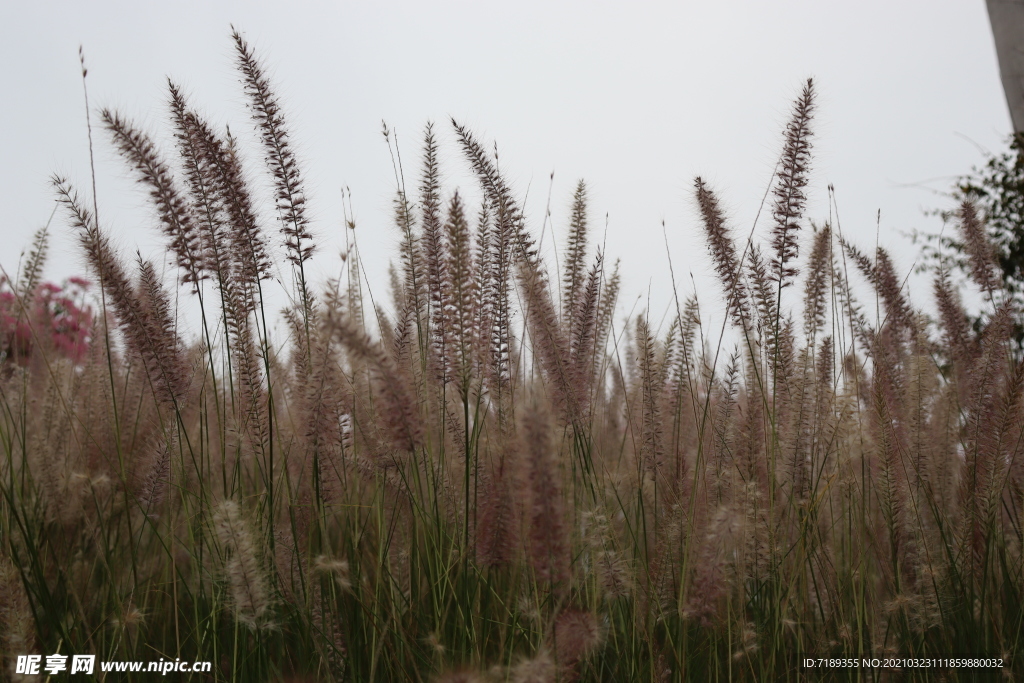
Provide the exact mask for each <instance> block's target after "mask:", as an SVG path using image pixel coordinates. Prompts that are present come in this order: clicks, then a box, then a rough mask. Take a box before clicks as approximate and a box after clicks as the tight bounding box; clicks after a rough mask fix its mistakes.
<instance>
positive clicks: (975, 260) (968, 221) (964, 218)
mask: <svg viewBox="0 0 1024 683" xmlns="http://www.w3.org/2000/svg"><path fill="white" fill-rule="evenodd" d="M959 217H960V234H961V235H963V244H964V251H966V252H967V257H968V261H969V263H970V266H971V268H970V273H971V277H972V278H974V281H975V282H976V283H977V284H978V286H979V287H981V288H982V289H983V290H985V291H986V292H988V293H990V294H991V292H993V291H995V290H996V289H998V288H999V286H1000V278H999V274H998V273H999V266H998V265H997V264H996V253H995V249H994V248H993V247H992V243H991V242H990V241H989V238H988V235H986V234H985V227H984V224H983V223H982V221H981V219H980V218H979V217H978V211H977V209H976V208H975V207H974V204H973V203H972V202H970V201H965V202H963V203H962V204H961V205H960V212H959Z"/></svg>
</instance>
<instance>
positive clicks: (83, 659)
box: [14, 655, 96, 676]
mask: <svg viewBox="0 0 1024 683" xmlns="http://www.w3.org/2000/svg"><path fill="white" fill-rule="evenodd" d="M70 659H71V669H70V671H69V670H68V656H67V655H47V656H46V663H45V664H43V656H42V655H18V661H17V663H16V664H15V669H14V673H19V674H26V675H29V676H32V675H35V674H38V673H40V668H41V669H42V672H43V673H48V674H50V675H51V676H52V675H54V674H59V673H64V672H65V671H68V672H69V673H72V674H91V673H92V672H93V670H94V669H95V667H96V655H71V658H70Z"/></svg>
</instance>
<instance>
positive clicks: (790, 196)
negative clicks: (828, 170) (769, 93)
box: [772, 78, 814, 289]
mask: <svg viewBox="0 0 1024 683" xmlns="http://www.w3.org/2000/svg"><path fill="white" fill-rule="evenodd" d="M813 115H814V81H813V80H812V79H810V78H808V79H807V83H805V84H804V89H803V92H802V93H800V97H799V98H798V99H797V101H796V104H795V105H794V107H793V116H792V118H791V119H790V121H789V123H788V124H787V125H786V144H785V147H784V148H783V151H782V159H781V161H780V164H779V165H780V169H779V173H778V182H777V183H776V185H775V189H774V190H773V191H772V193H773V194H774V195H775V205H774V206H773V208H772V217H773V218H774V219H775V227H774V228H772V251H773V252H774V255H773V256H772V274H773V275H774V279H775V281H776V282H777V283H778V287H779V289H781V288H783V287H785V286H786V285H787V284H789V282H790V281H791V280H792V278H794V277H795V276H796V274H797V269H796V267H794V266H793V265H792V262H793V261H795V260H796V257H797V254H798V250H799V246H800V245H799V242H798V238H797V236H798V234H799V232H800V223H799V221H800V219H801V218H802V217H803V211H804V206H805V205H806V203H807V195H806V194H804V190H805V188H806V187H807V174H808V171H809V170H810V168H809V167H810V161H811V142H810V138H811V128H810V124H811V117H812V116H813Z"/></svg>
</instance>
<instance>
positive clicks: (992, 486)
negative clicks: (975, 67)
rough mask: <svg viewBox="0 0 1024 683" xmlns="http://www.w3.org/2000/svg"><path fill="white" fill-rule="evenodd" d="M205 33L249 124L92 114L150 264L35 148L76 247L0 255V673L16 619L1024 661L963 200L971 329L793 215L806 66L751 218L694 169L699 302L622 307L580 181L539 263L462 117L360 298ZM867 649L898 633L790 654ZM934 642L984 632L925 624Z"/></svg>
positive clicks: (246, 77) (248, 66)
mask: <svg viewBox="0 0 1024 683" xmlns="http://www.w3.org/2000/svg"><path fill="white" fill-rule="evenodd" d="M234 39H235V47H236V53H235V54H236V57H237V65H238V68H239V70H240V73H241V77H242V82H243V84H244V91H245V95H246V98H247V102H248V104H249V108H250V113H251V115H252V119H253V121H254V123H255V126H256V131H257V133H258V137H259V140H260V141H261V143H262V147H261V152H262V154H263V159H255V158H243V156H245V155H243V151H242V149H241V145H239V144H238V143H236V141H235V140H234V139H233V138H232V137H231V136H230V134H228V133H227V132H226V131H222V130H219V129H217V128H215V127H213V126H211V125H210V124H209V123H208V122H207V121H206V120H204V119H203V118H202V117H201V116H200V115H198V114H197V113H196V110H195V109H194V108H193V105H192V104H191V103H190V102H188V101H186V99H185V98H184V97H183V95H182V94H181V91H180V90H179V89H178V88H177V87H175V86H174V85H173V84H171V85H170V87H169V93H168V106H169V112H170V115H171V120H172V122H173V128H174V131H173V132H174V140H175V146H174V148H173V149H162V150H161V149H158V147H157V145H156V144H155V142H154V141H153V138H151V137H150V136H149V134H148V133H147V132H144V131H143V130H141V129H140V128H138V127H137V126H136V125H135V124H134V123H133V122H132V121H130V120H128V119H126V118H125V117H124V116H123V115H121V114H119V113H118V112H116V111H107V110H104V111H100V112H94V113H93V114H92V115H91V116H92V117H94V118H93V119H92V120H91V125H92V128H91V130H93V132H94V133H95V135H96V140H95V144H96V145H112V147H113V148H114V149H116V150H117V152H118V153H119V154H120V155H121V156H122V157H123V158H124V161H125V162H126V166H125V168H126V172H128V173H130V174H132V175H133V177H135V178H136V179H137V180H138V182H139V183H141V185H142V186H143V187H144V188H145V189H146V191H147V192H148V194H149V196H150V198H151V200H152V204H153V209H154V215H156V216H157V217H158V219H159V228H160V230H162V231H163V234H164V235H165V236H166V246H167V250H168V251H167V254H168V255H169V257H170V258H171V259H173V261H174V262H175V263H176V265H177V270H176V273H175V282H174V283H171V282H170V281H169V280H170V279H169V278H167V280H168V281H165V279H164V278H162V277H160V276H159V275H158V273H160V272H161V270H162V269H161V266H160V259H162V258H163V257H159V259H158V261H157V263H154V262H152V261H149V260H147V259H146V258H145V257H143V256H141V255H139V256H137V257H132V258H128V257H126V256H125V255H124V254H121V253H119V252H118V250H117V249H115V248H114V246H112V243H111V240H110V236H109V233H108V232H107V230H106V228H105V227H104V225H103V223H102V221H101V220H99V219H98V218H97V213H98V212H97V205H98V204H99V206H102V202H97V198H96V196H95V193H94V190H93V189H92V188H93V187H94V183H92V182H90V181H89V180H88V179H85V180H81V181H72V180H70V179H67V178H63V177H54V179H53V187H54V191H55V194H56V197H57V199H58V200H59V202H60V204H61V209H60V211H59V213H58V216H59V218H60V221H61V222H62V223H63V225H65V226H69V229H70V230H73V231H74V233H75V235H77V238H78V242H79V244H80V247H81V250H82V253H83V254H84V256H85V259H86V261H87V263H88V264H89V268H90V272H89V273H88V281H85V280H77V279H76V280H71V281H68V282H67V283H65V284H64V285H60V286H58V285H51V284H48V283H43V282H42V281H41V272H42V268H43V265H44V262H45V259H46V250H47V238H48V233H47V231H46V230H43V231H41V232H40V233H39V235H38V236H37V239H36V241H35V243H34V244H33V245H32V247H31V249H30V251H29V252H28V255H27V256H26V258H25V259H24V260H23V263H22V265H21V267H20V272H18V273H10V274H8V275H9V277H7V276H5V278H4V280H3V285H2V291H0V443H2V451H0V453H2V457H0V493H2V496H0V647H2V649H0V652H2V654H3V656H4V675H7V676H10V677H11V679H12V680H40V681H42V680H44V679H46V677H47V675H46V674H45V673H43V674H42V675H40V676H31V675H25V674H23V673H19V672H18V670H17V657H18V656H19V655H28V654H41V655H44V662H45V655H50V654H66V655H73V654H94V655H96V657H97V659H98V660H104V661H115V660H124V661H136V660H137V661H146V662H148V661H157V660H160V659H164V660H176V659H179V658H180V659H181V660H183V661H189V662H191V661H209V662H211V663H212V668H211V671H210V672H208V673H196V674H184V673H175V674H173V675H172V678H175V677H176V680H196V681H200V680H202V681H205V680H217V681H231V682H249V681H261V682H262V681H276V680H286V681H313V680H317V681H319V680H323V681H439V682H444V683H456V682H460V683H471V682H478V681H479V682H483V681H509V682H514V683H553V682H555V681H563V682H574V681H580V682H583V681H647V682H650V683H655V682H661V681H682V680H686V681H775V680H779V681H797V680H907V681H912V680H913V681H931V680H948V681H968V680H1004V679H1013V678H1014V677H1018V676H1021V675H1022V674H1024V661H1022V660H1021V655H1020V650H1021V647H1022V645H1024V633H1022V627H1024V614H1022V604H1024V599H1022V590H1024V574H1022V571H1024V557H1022V538H1024V536H1022V534H1024V532H1022V528H1021V524H1022V521H1024V520H1022V518H1021V513H1022V512H1024V460H1022V456H1021V453H1020V451H1021V441H1022V437H1024V414H1022V410H1024V406H1022V395H1024V362H1022V359H1021V355H1020V353H1019V352H1018V351H1017V349H1016V347H1015V346H1014V345H1013V343H1012V339H1011V336H1012V328H1013V324H1014V322H1015V321H1018V320H1019V319H1020V316H1021V313H1022V312H1021V311H1020V310H1018V309H1017V308H1016V307H1015V306H1014V304H1013V301H1012V299H1011V298H1010V297H1008V296H1005V295H1004V293H1003V291H1002V289H1001V285H1000V279H999V277H998V272H997V268H996V264H995V261H994V252H993V249H992V247H991V246H990V245H989V243H988V241H987V239H986V236H985V229H984V224H983V222H982V220H983V217H981V216H979V215H977V213H976V211H975V210H974V208H973V207H972V206H971V205H970V204H964V205H963V206H961V207H960V208H959V212H958V226H959V229H960V231H961V238H962V241H963V243H964V245H965V251H966V253H967V255H968V256H969V260H970V273H971V276H972V281H973V284H972V286H973V287H976V288H977V289H978V290H979V291H980V292H981V294H982V296H983V300H984V302H985V303H984V306H985V311H986V312H987V313H986V316H985V318H984V319H985V320H986V323H985V324H984V325H981V326H980V327H972V326H971V325H969V324H968V318H967V316H966V314H965V311H964V308H963V305H962V303H961V293H960V291H959V289H958V287H957V286H954V284H953V283H952V282H953V281H952V280H951V279H950V277H949V276H948V274H947V273H943V272H939V273H937V274H936V278H935V285H934V305H933V306H932V307H931V308H929V309H928V310H923V311H922V310H917V309H915V308H914V307H913V306H912V305H911V303H910V302H909V300H908V298H907V296H906V294H905V291H904V289H903V283H904V277H903V274H901V273H898V272H896V271H895V269H894V267H893V264H892V261H891V259H890V257H889V255H888V254H886V252H885V251H884V250H882V249H875V250H872V251H870V252H864V251H862V250H861V249H860V248H859V247H858V246H856V245H853V244H850V243H848V242H846V241H845V240H844V239H843V235H842V232H841V229H840V226H839V225H832V224H830V223H828V222H819V223H818V224H817V225H815V224H813V223H812V222H811V221H810V220H809V219H808V217H805V216H804V215H803V214H804V205H805V191H806V189H807V187H808V183H809V182H810V181H811V170H812V169H811V162H812V148H811V142H812V139H813V137H812V124H813V118H814V113H815V101H814V87H813V83H812V82H811V81H808V82H807V84H806V85H805V87H804V89H803V92H802V93H801V95H800V96H799V98H798V99H797V101H796V102H795V103H794V105H793V109H792V115H791V119H790V121H789V123H788V125H787V126H786V128H785V130H784V131H783V144H782V153H781V156H780V159H779V164H778V166H777V172H776V173H775V176H774V177H773V178H772V179H771V183H772V191H771V193H770V194H769V195H768V198H767V202H768V205H767V206H766V207H765V213H764V215H765V216H766V217H767V220H769V221H770V222H771V224H772V226H773V227H772V229H771V233H770V239H769V240H768V241H767V242H766V243H765V244H763V245H762V244H758V243H755V242H754V241H752V240H750V239H748V238H747V236H746V235H743V234H734V233H732V232H731V230H730V227H729V226H728V225H727V222H726V220H725V219H724V218H723V213H722V211H721V209H720V208H719V204H718V201H717V199H716V196H715V192H714V190H713V189H712V188H711V187H709V185H708V184H707V183H705V182H704V181H703V180H701V179H700V178H697V179H695V181H694V183H693V193H694V199H695V203H696V205H697V206H698V207H699V210H700V215H701V218H702V223H703V228H704V230H705V236H706V242H707V245H708V258H709V259H710V260H711V262H712V263H713V265H714V268H715V270H716V272H717V274H718V279H719V282H720V285H721V290H720V291H719V292H716V293H715V295H714V296H706V297H703V300H706V301H721V302H724V305H725V306H726V307H727V310H726V311H725V312H724V316H723V315H722V312H721V311H716V313H718V315H717V316H705V315H703V314H702V312H701V310H700V307H699V306H698V304H697V299H696V298H694V297H687V296H686V295H685V293H683V292H681V291H677V292H676V296H675V302H676V304H675V308H674V312H673V314H672V315H671V316H670V320H669V321H667V322H665V323H664V324H661V323H659V322H653V321H652V320H650V319H649V318H648V316H647V314H646V313H645V312H640V313H639V314H638V313H637V312H636V311H634V312H633V313H632V314H631V315H629V316H627V315H625V314H626V312H625V311H623V310H622V308H621V307H620V308H617V307H616V303H617V300H618V295H619V277H618V270H617V265H616V266H612V265H610V262H611V258H610V256H609V255H606V254H604V253H602V251H601V250H600V249H599V248H597V247H595V245H594V242H595V241H596V240H595V239H594V236H593V232H592V231H591V228H590V224H589V222H588V209H587V206H588V204H587V202H588V197H587V189H586V186H585V184H584V183H583V182H580V183H579V185H578V187H577V190H576V192H575V196H574V197H573V211H572V218H571V222H570V224H569V225H568V226H564V227H563V229H562V233H560V234H559V238H558V239H559V242H560V244H561V245H562V246H561V247H560V248H559V254H560V259H559V262H558V263H545V262H543V260H542V259H541V258H540V257H539V256H538V243H537V238H536V236H535V235H534V234H532V233H531V231H530V230H529V229H528V228H527V224H526V218H525V216H524V215H523V213H522V211H521V208H520V205H519V203H518V202H517V198H516V196H515V194H514V193H513V191H512V190H511V189H510V187H509V185H508V184H507V182H506V180H505V179H504V178H503V176H502V175H501V173H500V172H499V170H498V167H497V163H496V160H495V158H494V156H493V155H492V154H490V153H489V151H488V150H489V146H488V145H487V144H485V143H483V142H482V141H480V140H479V139H477V137H475V136H474V134H473V133H472V132H471V131H470V130H468V129H466V128H464V127H462V126H460V125H459V124H458V123H457V122H455V121H453V122H451V125H452V126H454V130H455V132H456V134H457V139H458V141H459V144H460V147H461V150H460V151H461V156H462V158H463V159H464V161H465V163H466V165H467V168H469V169H471V170H472V172H473V173H474V175H475V177H476V178H477V180H478V181H479V190H480V196H482V197H483V201H482V203H481V204H477V203H476V202H474V205H472V206H470V205H468V203H467V200H465V199H464V198H463V196H462V195H460V194H459V192H458V190H456V189H455V188H447V187H442V186H441V182H440V180H439V179H440V177H441V176H442V174H441V170H440V169H439V165H438V158H439V151H438V145H437V143H436V141H435V137H434V128H433V127H432V126H429V125H428V126H427V127H426V130H425V134H424V139H423V146H422V156H421V163H420V168H419V170H418V171H417V172H416V179H415V180H414V181H410V184H411V185H415V188H414V189H411V190H409V191H408V192H407V191H406V190H405V186H404V179H403V180H402V181H401V182H402V184H401V189H400V191H399V192H398V194H397V197H396V198H395V202H394V210H395V222H396V225H397V227H398V229H399V230H400V233H401V235H402V240H401V246H400V254H399V255H398V258H397V259H396V267H395V269H394V271H393V275H392V281H391V283H390V284H391V295H392V301H391V302H390V304H387V305H385V304H383V302H374V301H372V300H371V299H370V298H369V296H368V295H367V292H368V288H367V284H368V283H366V281H365V279H364V278H363V276H362V272H363V271H362V269H361V267H360V256H359V249H358V243H357V242H356V241H355V240H356V237H355V236H356V235H357V234H358V231H356V230H351V231H350V233H351V234H350V240H349V244H350V248H349V249H348V251H347V252H346V253H345V254H344V256H343V263H342V264H341V272H342V273H343V275H342V276H341V278H340V279H338V280H336V281H331V282H327V283H313V282H311V281H310V279H309V274H308V270H309V269H308V262H309V259H310V257H311V256H312V254H313V252H314V248H315V244H314V241H313V238H312V230H311V227H310V223H309V218H308V216H307V214H306V210H305V199H306V195H305V191H304V189H303V171H302V169H301V168H300V167H299V166H298V164H297V162H296V160H295V156H294V154H293V152H292V148H291V146H290V144H289V136H288V127H287V124H286V122H285V121H284V119H283V117H282V113H281V105H280V103H279V100H278V99H277V97H276V96H275V94H274V90H273V88H272V84H271V83H270V82H269V80H268V79H267V77H266V75H265V73H264V71H263V69H262V68H261V65H260V62H259V60H258V58H257V57H256V56H255V55H254V54H253V52H252V50H251V49H250V48H249V46H248V44H247V43H246V42H245V40H244V38H243V37H242V36H240V35H239V34H235V36H234ZM83 72H84V70H83ZM83 77H84V73H83ZM250 156H251V155H250ZM258 173H259V174H263V173H266V174H268V175H267V178H268V179H269V180H267V179H266V178H262V177H260V176H258V175H257V174H258ZM263 186H266V187H272V190H273V197H271V198H268V199H261V198H259V197H258V194H259V192H258V190H257V189H256V188H258V187H263ZM474 190H475V188H474ZM474 196H476V195H475V194H474ZM260 206H263V207H269V208H270V209H271V211H266V212H261V211H259V210H257V207H260ZM263 213H270V214H273V215H272V216H270V217H265V216H263ZM350 227H353V228H354V227H355V226H354V225H351V224H350ZM278 244H279V245H281V246H280V248H278V247H277V246H276V245H278ZM276 251H281V252H282V253H284V254H285V255H286V258H287V262H285V263H283V264H282V265H283V272H285V273H287V274H289V277H290V282H289V283H288V286H286V287H285V289H286V293H287V296H288V299H287V300H288V301H289V302H290V303H289V305H288V307H287V308H286V310H284V311H283V312H282V311H278V310H276V309H271V308H270V304H269V303H268V302H269V301H270V300H279V298H275V295H272V294H271V289H272V288H278V287H280V285H279V283H277V282H275V281H274V280H273V279H272V278H271V273H272V271H273V269H274V268H275V267H276V266H275V264H273V263H272V262H271V257H270V254H272V253H275V252H276ZM673 279H674V276H673ZM373 285H374V288H373V289H374V291H376V292H378V293H379V292H380V291H382V290H383V289H384V287H383V285H384V283H373ZM174 288H177V290H178V291H175V289H174ZM858 292H859V293H860V298H861V299H862V300H861V301H858V300H857V293H858ZM179 295H180V299H181V300H182V301H183V300H185V299H189V304H188V305H187V306H184V307H183V308H179V306H178V305H177V304H175V303H174V302H178V301H179ZM193 303H194V304H195V305H193ZM185 310H187V311H189V312H191V311H195V317H194V319H190V320H189V321H187V324H186V322H185V321H183V320H181V319H180V317H181V316H183V315H185V313H184V311H185ZM705 318H707V319H709V320H710V319H712V318H715V319H717V320H719V322H718V323H716V324H715V327H716V329H710V328H709V326H708V325H707V324H706V323H705V322H703V321H704V320H705ZM723 319H724V324H725V325H726V326H727V327H728V330H725V334H723V329H721V328H718V325H720V324H723V323H722V321H723ZM281 320H283V321H286V323H287V325H286V328H287V330H288V331H289V334H288V337H287V339H281V338H275V336H274V335H273V334H272V330H273V329H274V325H275V322H276V321H281ZM183 328H189V329H194V330H198V331H199V332H198V334H197V335H195V336H194V337H193V336H191V335H186V334H183V333H182V332H181V330H182V329H183ZM280 336H281V335H277V337H280ZM719 339H725V340H733V341H727V342H724V343H723V342H719V341H718V340H719ZM897 656H900V657H912V658H915V659H916V660H917V661H918V662H930V664H928V665H927V666H925V667H924V668H915V667H912V666H905V665H904V666H902V667H901V668H892V667H890V668H888V669H883V668H872V667H870V666H863V664H860V665H859V666H858V667H857V668H832V669H830V668H822V667H821V666H817V667H814V668H808V667H806V666H804V661H805V659H807V658H813V659H817V658H840V659H841V658H851V659H853V660H854V661H855V662H857V663H864V662H866V660H870V659H874V658H878V659H881V660H884V659H885V658H890V657H897ZM953 656H964V657H972V656H973V657H986V658H994V659H997V660H1001V664H998V663H997V665H996V666H994V667H991V668H979V667H973V668H971V667H969V666H968V667H966V668H964V667H960V666H954V665H950V664H949V662H940V661H937V659H936V658H948V657H953ZM64 675H65V674H57V675H55V676H53V677H51V678H50V680H61V676H64ZM95 675H96V676H99V677H101V678H106V679H109V680H125V679H132V680H151V679H153V677H154V676H157V675H158V674H153V673H149V674H146V673H141V674H126V673H120V674H118V673H101V672H99V671H98V670H97V673H96V674H95ZM79 678H82V677H81V676H77V675H76V676H74V677H71V680H78V679H79ZM82 679H83V680H84V678H82Z"/></svg>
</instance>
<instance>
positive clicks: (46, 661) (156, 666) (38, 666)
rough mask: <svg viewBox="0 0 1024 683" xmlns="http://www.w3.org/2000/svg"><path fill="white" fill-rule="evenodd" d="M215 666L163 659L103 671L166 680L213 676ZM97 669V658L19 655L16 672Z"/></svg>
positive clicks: (107, 665)
mask: <svg viewBox="0 0 1024 683" xmlns="http://www.w3.org/2000/svg"><path fill="white" fill-rule="evenodd" d="M212 666H213V664H212V662H183V661H181V660H180V659H176V660H174V661H171V660H166V659H161V660H160V661H158V662H129V661H110V662H106V661H101V662H100V663H99V671H100V672H102V673H108V672H125V673H127V672H132V673H157V674H160V675H161V676H166V675H167V674H169V673H209V672H210V670H211V668H212ZM96 668H97V667H96V655H70V656H68V655H47V656H46V657H44V656H43V655H18V659H17V661H16V662H15V670H14V672H15V673H17V674H24V675H26V676H36V675H39V674H49V675H51V676H53V675H56V674H60V673H67V674H69V675H70V674H85V675H87V676H91V675H94V674H95V673H96Z"/></svg>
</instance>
